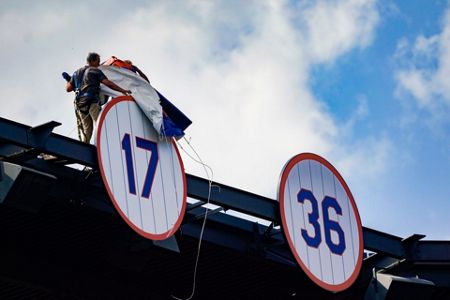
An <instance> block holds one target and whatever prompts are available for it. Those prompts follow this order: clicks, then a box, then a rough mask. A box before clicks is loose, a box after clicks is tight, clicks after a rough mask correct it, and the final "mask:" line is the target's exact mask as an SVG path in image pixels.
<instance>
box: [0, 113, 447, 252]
mask: <svg viewBox="0 0 450 300" xmlns="http://www.w3.org/2000/svg"><path fill="white" fill-rule="evenodd" d="M56 125H57V123H56V122H50V123H47V124H44V125H43V126H38V127H35V128H32V127H30V126H27V125H23V124H20V123H16V122H13V121H10V120H7V119H4V118H0V160H6V161H7V160H8V158H7V157H3V158H2V157H1V156H2V155H3V156H5V155H4V153H8V152H9V151H10V152H9V153H11V152H13V151H15V150H17V149H23V150H33V149H34V151H41V152H43V153H48V154H52V155H55V156H57V157H58V158H64V159H67V160H68V161H70V162H73V163H80V164H83V165H86V166H90V167H93V168H94V169H95V168H97V166H98V163H97V153H96V148H95V146H93V145H90V144H85V143H81V142H79V141H76V140H74V139H70V138H67V137H64V136H61V135H58V134H55V133H51V129H52V128H53V127H54V126H56ZM2 149H3V150H4V152H3V153H2V151H1V150H2ZM6 150H8V151H6ZM23 165H25V166H27V167H30V168H35V169H36V170H40V171H44V172H46V173H49V174H54V175H55V176H58V177H60V178H61V177H69V178H70V177H71V176H73V177H74V178H82V176H83V175H84V174H82V173H81V172H80V171H77V170H74V169H71V168H68V167H64V166H55V165H54V164H51V163H48V162H45V161H43V160H39V159H31V160H27V161H26V162H24V163H23ZM97 177H98V174H97ZM186 177H187V193H188V196H189V197H192V198H195V199H199V200H201V201H206V200H207V198H208V191H209V182H208V180H206V179H203V178H201V177H198V176H194V175H190V174H186ZM88 184H89V185H90V186H91V187H92V188H96V189H97V190H103V191H104V186H103V184H102V182H101V180H99V178H93V179H91V180H89V181H88ZM213 185H214V186H218V187H220V188H218V189H216V188H213V189H212V191H211V197H210V203H212V204H215V205H218V206H220V207H223V208H224V209H225V210H228V209H231V210H235V211H238V212H242V213H245V214H248V215H250V216H254V217H259V218H262V219H266V220H269V221H272V222H274V223H275V224H280V217H279V211H278V202H277V201H276V200H274V199H270V198H266V197H263V196H260V195H256V194H253V193H249V192H246V191H243V190H239V189H237V188H234V187H230V186H227V185H224V184H221V183H217V182H214V183H213ZM104 194H105V195H106V193H104ZM192 211H195V209H193V210H192ZM220 215H222V214H215V215H214V216H211V218H213V217H216V216H220ZM236 219H238V218H236ZM237 223H239V222H237V221H236V220H235V224H234V225H235V226H237ZM245 223H248V224H252V223H253V222H249V221H246V220H245ZM250 227H251V226H250ZM251 230H253V227H252V228H251ZM261 230H264V229H261ZM262 232H264V231H262ZM278 236H280V237H281V235H280V234H278ZM363 237H364V247H365V249H367V250H370V251H374V252H376V253H379V254H381V255H386V256H389V257H393V258H406V259H408V260H413V261H414V260H419V261H428V260H430V261H432V260H438V261H440V260H444V261H450V242H441V243H438V244H436V243H434V244H433V243H430V242H424V241H420V238H422V237H423V236H421V235H414V236H412V237H411V238H410V239H404V240H402V238H400V237H397V236H394V235H390V234H387V233H383V232H380V231H376V230H373V229H370V228H365V227H363Z"/></svg>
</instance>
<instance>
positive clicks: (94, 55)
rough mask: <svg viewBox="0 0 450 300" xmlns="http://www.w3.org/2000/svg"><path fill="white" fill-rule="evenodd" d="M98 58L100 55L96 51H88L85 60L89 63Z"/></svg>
mask: <svg viewBox="0 0 450 300" xmlns="http://www.w3.org/2000/svg"><path fill="white" fill-rule="evenodd" d="M99 58H100V55H98V54H97V53H95V52H89V54H88V56H87V58H86V61H87V62H88V63H90V62H94V61H96V60H97V59H99Z"/></svg>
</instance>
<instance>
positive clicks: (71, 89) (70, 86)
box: [66, 81, 74, 93]
mask: <svg viewBox="0 0 450 300" xmlns="http://www.w3.org/2000/svg"><path fill="white" fill-rule="evenodd" d="M72 91H74V88H73V85H72V84H71V83H70V81H68V82H67V83H66V92H68V93H69V92H72Z"/></svg>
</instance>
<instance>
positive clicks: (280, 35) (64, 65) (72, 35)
mask: <svg viewBox="0 0 450 300" xmlns="http://www.w3.org/2000/svg"><path fill="white" fill-rule="evenodd" d="M123 5H124V4H122V2H120V1H116V2H114V1H97V2H95V3H91V2H89V1H82V0H80V1H78V2H77V5H76V6H74V5H73V2H69V1H67V2H64V1H50V0H48V1H39V2H38V1H23V2H17V1H2V2H1V3H0V43H1V44H2V45H6V47H5V46H3V47H2V48H0V54H1V55H2V57H4V58H5V59H7V60H8V61H12V62H14V63H8V64H5V65H4V69H3V72H2V74H0V99H1V100H0V103H1V105H2V109H1V111H0V116H2V117H6V118H10V119H13V120H16V121H18V122H22V123H25V124H30V125H37V124H40V123H43V122H47V121H49V120H56V121H60V122H62V123H63V126H61V127H59V128H57V130H56V131H57V132H58V133H61V134H64V135H68V136H72V137H74V138H76V131H75V130H74V126H75V119H74V113H73V107H72V99H73V98H72V97H73V96H72V95H70V94H67V93H65V91H64V90H63V85H64V82H63V81H62V79H61V78H60V73H61V72H62V71H68V72H72V71H73V70H75V69H76V68H78V67H80V66H81V65H83V64H84V59H85V56H86V54H87V53H88V52H89V51H97V52H99V53H100V54H101V55H102V58H103V59H106V58H108V57H109V56H111V55H116V56H118V57H121V58H124V59H126V58H128V59H131V60H133V61H134V62H135V63H136V64H137V65H139V67H140V68H141V69H142V70H144V71H145V72H146V73H147V74H148V75H149V77H150V80H151V82H152V84H153V85H154V86H155V87H156V88H157V89H158V90H159V91H160V92H162V93H163V94H164V95H165V96H167V97H168V98H169V99H171V100H172V101H173V102H174V103H175V104H176V105H178V106H179V107H180V108H181V109H182V110H183V111H185V112H186V113H187V114H188V115H189V116H190V117H191V118H192V120H193V121H194V124H193V125H192V126H191V127H190V128H189V130H188V131H187V136H188V138H189V139H190V140H191V142H192V144H193V145H194V146H195V148H196V149H197V151H198V152H199V153H200V154H201V156H202V158H203V160H204V161H205V162H206V163H208V164H209V165H210V166H211V167H212V169H213V170H214V179H215V180H217V181H219V182H223V183H225V184H228V185H232V186H235V187H238V188H242V189H245V190H250V191H252V192H255V193H258V194H262V195H266V196H269V197H272V198H275V197H276V191H277V185H278V177H279V174H280V172H281V170H282V167H283V165H284V163H285V162H286V161H287V160H289V159H290V158H291V157H292V156H294V155H295V154H297V153H301V152H314V153H317V154H320V155H322V156H324V157H325V158H327V159H328V160H329V161H330V162H331V163H333V164H334V165H335V166H336V167H337V169H338V170H340V172H341V173H342V175H343V176H344V178H345V179H346V180H347V182H348V184H349V186H350V188H351V190H352V192H353V194H354V196H355V199H356V202H357V205H358V207H359V210H360V214H361V217H362V223H363V224H364V225H365V226H369V227H372V228H374V229H378V230H382V231H386V232H389V233H392V234H397V235H401V236H408V235H410V234H413V233H422V234H426V235H427V237H428V238H432V239H450V230H449V228H450V218H449V213H448V212H449V211H450V197H449V196H448V195H449V194H450V184H449V183H448V182H449V180H448V178H449V173H450V142H449V140H450V134H449V132H450V131H449V129H450V126H449V121H448V120H450V118H449V117H450V109H449V108H450V85H449V84H448V83H447V80H446V79H447V78H450V17H448V14H449V11H450V8H449V4H448V2H447V1H437V0H436V1H430V0H420V1H418V0H417V1H406V0H404V1H387V0H379V1H376V0H342V1H331V0H330V1H313V0H303V1H215V2H209V1H193V0H191V1H176V0H173V1H136V2H132V3H127V4H126V9H124V6H123ZM447 53H449V54H447ZM11 99H14V100H11ZM183 158H184V161H185V166H186V170H187V172H189V173H194V174H197V175H200V176H205V175H204V173H203V169H202V167H200V166H198V165H197V164H196V163H194V162H192V161H190V159H189V157H187V156H183Z"/></svg>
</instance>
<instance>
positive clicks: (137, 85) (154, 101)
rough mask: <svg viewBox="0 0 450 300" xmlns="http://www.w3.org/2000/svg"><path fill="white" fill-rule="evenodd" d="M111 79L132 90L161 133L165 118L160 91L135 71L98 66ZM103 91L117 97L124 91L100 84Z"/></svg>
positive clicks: (136, 99)
mask: <svg viewBox="0 0 450 300" xmlns="http://www.w3.org/2000/svg"><path fill="white" fill-rule="evenodd" d="M98 68H99V69H100V70H101V71H102V72H103V73H104V74H105V75H106V77H108V79H109V80H111V81H112V82H114V83H115V84H117V85H118V86H120V87H121V88H123V89H125V90H130V91H131V93H132V94H131V96H133V98H134V100H135V101H136V103H137V104H138V105H139V107H140V108H141V109H142V111H143V112H144V114H145V115H146V116H147V118H148V119H149V120H150V122H152V124H153V127H154V128H155V129H156V132H158V134H161V126H162V120H163V114H162V107H161V105H160V100H159V96H158V93H156V91H155V89H154V88H153V87H152V86H151V85H150V83H148V82H147V81H145V80H144V79H143V78H142V77H140V76H139V75H137V74H135V73H134V72H132V71H130V70H128V69H125V68H119V67H116V66H99V67H98ZM100 87H101V91H102V93H104V94H105V95H108V96H112V97H117V96H121V95H122V93H119V92H116V91H114V90H112V89H110V88H108V87H107V86H105V85H103V84H102V85H100Z"/></svg>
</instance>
